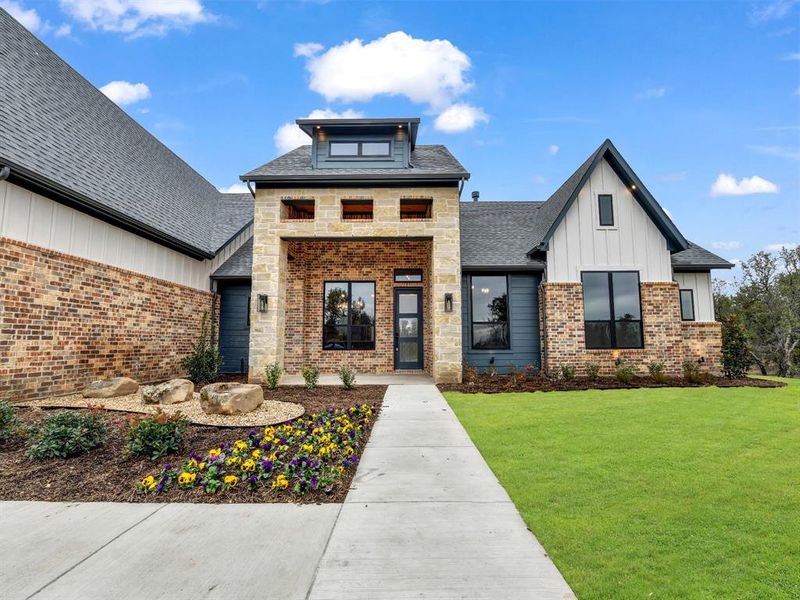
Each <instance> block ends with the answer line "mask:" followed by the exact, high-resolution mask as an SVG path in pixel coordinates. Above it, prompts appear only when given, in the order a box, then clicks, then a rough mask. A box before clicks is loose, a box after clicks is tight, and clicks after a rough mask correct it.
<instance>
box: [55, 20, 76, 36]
mask: <svg viewBox="0 0 800 600" xmlns="http://www.w3.org/2000/svg"><path fill="white" fill-rule="evenodd" d="M71 33H72V25H70V24H68V23H64V24H63V25H61V26H59V27H58V28H56V30H55V32H54V34H55V36H56V37H66V36H68V35H69V34H71Z"/></svg>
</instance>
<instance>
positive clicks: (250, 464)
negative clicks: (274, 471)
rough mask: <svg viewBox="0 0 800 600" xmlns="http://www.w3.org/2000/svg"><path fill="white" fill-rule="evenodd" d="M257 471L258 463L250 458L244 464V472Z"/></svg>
mask: <svg viewBox="0 0 800 600" xmlns="http://www.w3.org/2000/svg"><path fill="white" fill-rule="evenodd" d="M255 470H256V461H254V460H253V459H252V458H248V459H247V460H246V461H244V462H243V463H242V471H246V472H250V471H255Z"/></svg>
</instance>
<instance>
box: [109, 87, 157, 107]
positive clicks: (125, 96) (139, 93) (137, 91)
mask: <svg viewBox="0 0 800 600" xmlns="http://www.w3.org/2000/svg"><path fill="white" fill-rule="evenodd" d="M100 91H101V92H103V93H104V94H105V95H106V96H108V97H109V98H110V99H111V100H112V101H114V102H116V103H117V104H119V105H120V106H123V105H125V104H133V103H135V102H139V101H140V100H146V99H147V98H149V97H150V88H149V87H147V84H145V83H131V82H129V81H111V82H109V83H107V84H105V85H104V86H103V87H101V88H100Z"/></svg>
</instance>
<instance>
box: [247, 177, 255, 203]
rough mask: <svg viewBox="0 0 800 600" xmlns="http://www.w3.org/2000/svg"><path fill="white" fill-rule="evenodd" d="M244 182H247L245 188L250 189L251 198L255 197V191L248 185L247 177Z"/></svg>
mask: <svg viewBox="0 0 800 600" xmlns="http://www.w3.org/2000/svg"><path fill="white" fill-rule="evenodd" d="M245 183H246V184H247V189H248V190H250V195H251V196H252V197H253V198H255V197H256V192H255V190H254V189H253V188H251V187H250V180H249V179H248V180H247V181H245Z"/></svg>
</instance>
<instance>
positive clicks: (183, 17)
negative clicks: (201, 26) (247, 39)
mask: <svg viewBox="0 0 800 600" xmlns="http://www.w3.org/2000/svg"><path fill="white" fill-rule="evenodd" d="M61 8H62V10H63V11H64V12H66V13H67V14H69V15H70V16H71V17H72V18H74V19H75V20H77V21H81V22H83V23H85V24H86V25H87V26H89V27H90V28H91V29H101V30H103V31H114V32H118V33H124V34H127V35H128V37H132V38H135V37H141V36H146V35H164V34H166V33H167V32H168V31H169V30H170V29H188V28H189V27H191V26H192V25H196V24H198V23H205V22H209V21H213V20H214V16H213V15H212V14H210V13H209V12H207V11H206V10H205V8H204V7H203V5H202V4H201V2H200V0H168V1H167V0H61Z"/></svg>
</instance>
